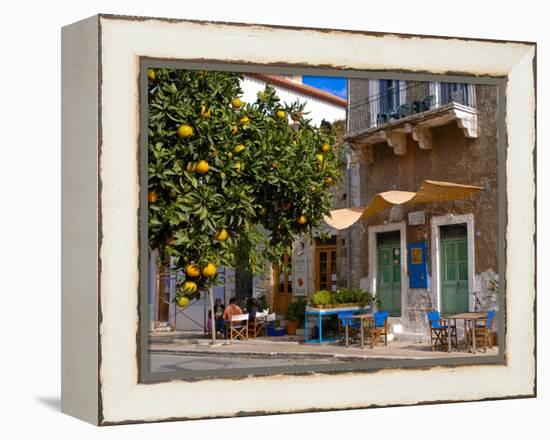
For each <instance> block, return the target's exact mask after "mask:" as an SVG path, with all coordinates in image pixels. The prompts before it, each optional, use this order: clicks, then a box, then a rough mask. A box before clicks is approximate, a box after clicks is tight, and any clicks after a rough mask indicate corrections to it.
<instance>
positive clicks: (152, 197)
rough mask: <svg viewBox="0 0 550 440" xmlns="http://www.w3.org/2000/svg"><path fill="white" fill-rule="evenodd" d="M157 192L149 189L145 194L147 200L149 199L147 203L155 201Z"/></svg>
mask: <svg viewBox="0 0 550 440" xmlns="http://www.w3.org/2000/svg"><path fill="white" fill-rule="evenodd" d="M157 198H158V196H157V193H156V192H155V191H149V193H148V194H147V200H148V201H149V203H155V202H156V201H157Z"/></svg>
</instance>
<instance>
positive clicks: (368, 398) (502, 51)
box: [62, 15, 536, 425]
mask: <svg viewBox="0 0 550 440" xmlns="http://www.w3.org/2000/svg"><path fill="white" fill-rule="evenodd" d="M62 50H63V59H62V75H63V77H62V92H63V96H62V105H63V110H62V122H63V127H62V143H63V145H62V168H63V169H62V173H63V174H62V190H63V194H62V206H63V208H62V222H63V245H62V284H63V293H62V295H63V296H62V303H63V304H62V319H63V321H62V410H63V412H65V413H67V414H70V415H73V416H75V417H78V418H81V419H83V420H86V421H88V422H90V423H93V424H98V425H109V424H120V423H131V422H153V421H163V420H179V419H199V418H209V417H231V416H239V415H251V414H265V413H290V412H303V411H316V410H329V409H345V408H366V407H374V406H390V405H414V404H419V403H425V402H456V401H472V400H483V399H503V398H511V397H532V396H534V395H535V394H536V356H535V353H536V351H535V348H536V347H535V312H534V310H535V307H534V305H535V242H534V237H535V232H536V224H535V197H536V188H535V182H536V181H535V168H534V166H535V161H534V157H535V147H536V137H535V105H536V103H535V69H534V65H535V55H536V47H535V45H534V44H531V43H523V42H502V41H488V40H471V39H458V38H452V39H449V38H441V37H421V36H404V35H396V34H374V33H368V32H351V31H339V30H338V31H336V30H335V31H326V30H316V29H298V28H284V27H271V26H260V25H243V24H228V23H223V24H220V23H210V22H194V21H185V20H168V19H152V18H133V17H117V16H108V15H100V16H95V17H91V18H89V19H86V20H84V21H81V22H78V23H75V24H72V25H69V26H67V27H65V28H64V29H63V33H62ZM144 58H151V59H162V60H174V61H177V60H184V61H194V62H223V63H236V64H253V65H278V66H281V65H286V66H289V67H308V68H314V67H324V68H327V67H330V68H338V69H347V70H356V71H380V72H391V71H400V72H410V73H414V72H423V73H429V74H450V73H452V74H456V75H469V76H476V77H480V78H483V77H498V78H504V79H505V85H506V86H505V96H506V99H505V105H506V109H505V115H506V116H505V124H506V139H505V147H506V204H505V205H506V206H505V208H506V219H507V223H506V225H505V227H506V230H505V237H506V261H505V280H506V284H505V295H504V297H505V304H504V309H505V311H506V313H505V318H506V320H505V328H506V341H505V347H506V352H505V362H504V363H502V364H499V365H475V366H473V365H467V366H466V365H464V366H437V367H431V368H422V369H414V368H392V369H385V370H378V371H353V372H340V373H338V374H330V375H329V374H324V373H311V374H307V375H288V374H278V375H266V376H258V377H254V376H251V377H247V378H241V379H239V380H238V381H236V380H234V379H231V378H217V379H209V380H201V381H186V380H171V381H163V382H157V383H141V381H140V372H139V359H140V353H139V351H140V345H139V341H138V338H137V337H136V335H138V334H139V326H140V322H139V307H140V303H139V294H138V291H139V279H140V273H139V267H140V264H139V258H140V252H139V240H138V234H139V231H138V229H139V228H138V220H139V218H138V212H139V207H140V188H139V139H140V93H139V76H140V65H141V64H140V60H141V59H144ZM237 390H238V392H236V391H237ZM220 395H222V396H224V395H225V396H231V399H227V400H225V399H220V398H219V396H220ZM283 396H284V398H282V397H283Z"/></svg>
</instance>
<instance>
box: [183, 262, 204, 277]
mask: <svg viewBox="0 0 550 440" xmlns="http://www.w3.org/2000/svg"><path fill="white" fill-rule="evenodd" d="M185 273H186V274H187V276H188V277H191V278H197V277H198V276H199V275H200V274H201V268H200V267H199V266H198V265H196V264H194V263H191V264H188V265H187V266H186V267H185Z"/></svg>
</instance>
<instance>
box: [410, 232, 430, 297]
mask: <svg viewBox="0 0 550 440" xmlns="http://www.w3.org/2000/svg"><path fill="white" fill-rule="evenodd" d="M408 249H409V287H410V288H411V289H427V288H428V261H427V253H426V241H417V242H415V243H409V244H408Z"/></svg>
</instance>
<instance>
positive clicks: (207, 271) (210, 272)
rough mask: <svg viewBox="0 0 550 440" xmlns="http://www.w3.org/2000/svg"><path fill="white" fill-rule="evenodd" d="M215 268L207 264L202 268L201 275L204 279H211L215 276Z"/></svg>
mask: <svg viewBox="0 0 550 440" xmlns="http://www.w3.org/2000/svg"><path fill="white" fill-rule="evenodd" d="M216 271H217V268H216V266H214V264H212V263H208V264H207V265H206V266H204V267H203V268H202V275H203V276H204V277H206V278H212V277H213V276H214V275H216Z"/></svg>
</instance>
